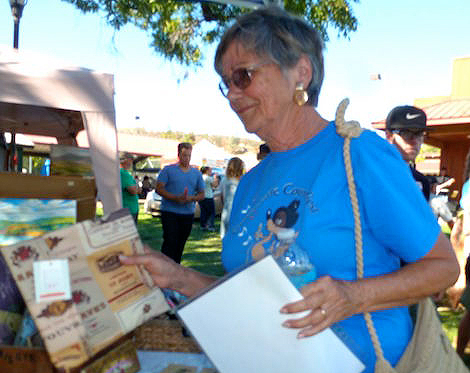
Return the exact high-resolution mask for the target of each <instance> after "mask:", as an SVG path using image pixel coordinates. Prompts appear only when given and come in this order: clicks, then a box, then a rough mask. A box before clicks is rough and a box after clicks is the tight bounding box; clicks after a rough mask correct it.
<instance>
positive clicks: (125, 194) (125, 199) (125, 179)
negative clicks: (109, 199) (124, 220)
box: [119, 152, 140, 224]
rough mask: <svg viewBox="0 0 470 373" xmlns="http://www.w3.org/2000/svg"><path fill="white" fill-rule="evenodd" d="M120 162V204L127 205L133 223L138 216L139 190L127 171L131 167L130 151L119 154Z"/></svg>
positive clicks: (131, 156) (132, 158)
mask: <svg viewBox="0 0 470 373" xmlns="http://www.w3.org/2000/svg"><path fill="white" fill-rule="evenodd" d="M119 159H120V162H121V169H120V175H121V193H122V205H123V207H127V208H128V209H129V211H130V213H131V215H132V217H133V218H134V221H135V223H136V224H137V220H138V217H139V191H140V188H139V186H138V184H137V182H136V180H135V179H134V178H133V177H132V175H131V173H130V172H129V171H128V170H129V169H131V168H132V163H133V161H134V156H133V155H132V154H130V153H127V152H124V153H122V154H121V156H120V158H119Z"/></svg>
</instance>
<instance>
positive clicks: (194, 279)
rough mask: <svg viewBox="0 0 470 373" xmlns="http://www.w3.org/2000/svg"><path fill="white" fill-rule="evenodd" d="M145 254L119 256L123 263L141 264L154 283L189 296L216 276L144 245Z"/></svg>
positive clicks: (207, 284)
mask: <svg viewBox="0 0 470 373" xmlns="http://www.w3.org/2000/svg"><path fill="white" fill-rule="evenodd" d="M145 252H146V253H145V254H143V255H132V256H123V255H121V256H120V257H119V260H120V261H121V263H123V264H137V265H142V266H144V268H145V269H146V270H147V271H148V273H149V274H150V277H152V280H153V282H154V285H156V286H158V287H160V288H166V289H171V290H175V291H177V292H178V293H181V294H183V295H186V296H188V297H191V296H193V295H195V294H197V293H198V292H200V291H201V290H203V289H204V288H206V287H207V286H209V285H210V284H211V283H212V282H213V281H215V280H216V279H217V278H216V277H213V276H208V275H205V274H203V273H200V272H197V271H195V270H192V269H190V268H187V267H183V266H181V265H179V264H178V263H176V262H175V261H173V260H172V259H171V258H169V257H167V256H166V255H164V254H162V253H161V252H159V251H155V250H152V249H151V248H150V247H149V246H145Z"/></svg>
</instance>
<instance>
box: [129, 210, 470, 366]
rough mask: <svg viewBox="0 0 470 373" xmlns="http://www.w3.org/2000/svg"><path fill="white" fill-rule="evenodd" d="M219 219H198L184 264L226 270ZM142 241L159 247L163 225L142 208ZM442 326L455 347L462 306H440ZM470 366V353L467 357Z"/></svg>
mask: <svg viewBox="0 0 470 373" xmlns="http://www.w3.org/2000/svg"><path fill="white" fill-rule="evenodd" d="M219 225H220V219H216V231H215V232H203V231H202V230H201V229H200V228H199V221H198V220H196V221H195V222H194V224H193V229H192V232H191V235H190V236H189V239H188V241H187V242H186V246H185V250H184V253H183V259H182V264H183V265H184V266H188V267H191V268H194V269H196V270H198V271H201V272H204V273H207V274H211V275H217V276H221V275H223V274H224V270H223V268H222V264H221V259H220V252H221V241H220V236H219ZM137 228H138V230H139V234H140V237H141V239H142V241H143V242H144V243H146V244H148V245H149V246H151V247H152V248H154V249H156V250H160V247H161V243H162V225H161V222H160V218H159V217H152V216H151V215H150V214H147V213H144V212H143V210H142V209H141V211H140V213H139V222H138V225H137ZM439 314H440V317H441V321H442V326H443V328H444V330H445V332H446V334H447V336H448V338H449V339H450V341H451V342H452V344H453V345H454V347H455V342H456V340H457V328H458V324H459V321H460V319H461V317H462V315H463V310H462V309H459V310H452V309H449V308H446V307H440V308H439ZM464 360H465V362H466V364H467V366H468V367H470V355H468V356H466V358H465V359H464Z"/></svg>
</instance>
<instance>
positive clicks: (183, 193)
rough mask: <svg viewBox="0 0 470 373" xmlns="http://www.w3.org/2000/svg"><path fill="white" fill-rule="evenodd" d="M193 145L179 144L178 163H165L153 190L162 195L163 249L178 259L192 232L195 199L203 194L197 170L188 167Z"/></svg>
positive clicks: (201, 182) (202, 186)
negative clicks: (166, 164)
mask: <svg viewBox="0 0 470 373" xmlns="http://www.w3.org/2000/svg"><path fill="white" fill-rule="evenodd" d="M192 150H193V147H192V145H191V144H190V143H188V142H182V143H180V144H178V163H175V164H171V165H168V166H165V167H164V168H163V170H162V171H161V172H160V174H159V175H158V178H157V185H156V188H155V190H156V191H157V193H158V194H159V195H160V196H162V202H161V206H160V217H161V220H162V229H163V243H162V249H161V251H162V253H163V254H165V255H167V256H169V257H170V258H172V259H173V260H174V261H175V262H176V263H180V262H181V257H182V255H183V251H184V245H185V244H186V240H187V239H188V237H189V235H190V234H191V229H192V226H193V219H194V206H195V202H196V201H200V200H202V199H203V198H204V182H203V180H202V175H201V173H200V172H199V170H197V169H195V168H193V167H191V165H190V161H191V152H192Z"/></svg>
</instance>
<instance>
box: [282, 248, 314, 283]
mask: <svg viewBox="0 0 470 373" xmlns="http://www.w3.org/2000/svg"><path fill="white" fill-rule="evenodd" d="M276 261H277V263H278V264H279V266H280V267H281V269H282V270H283V271H284V273H285V274H286V275H287V277H289V279H290V281H291V282H292V283H293V284H294V286H295V287H296V288H297V289H300V288H301V287H302V286H304V285H306V284H308V283H310V282H313V281H315V280H316V279H317V271H316V270H315V267H314V265H313V264H312V262H311V261H310V258H309V257H308V254H307V252H306V251H305V250H304V249H302V248H301V247H300V246H299V245H298V244H297V243H296V242H295V241H293V242H292V243H290V245H289V247H288V248H287V249H286V250H285V251H284V253H283V254H281V255H280V256H279V257H277V258H276Z"/></svg>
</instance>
